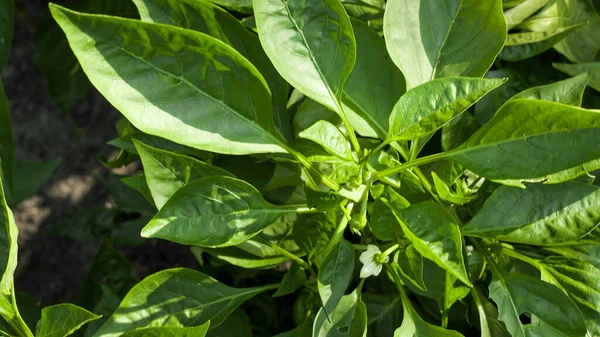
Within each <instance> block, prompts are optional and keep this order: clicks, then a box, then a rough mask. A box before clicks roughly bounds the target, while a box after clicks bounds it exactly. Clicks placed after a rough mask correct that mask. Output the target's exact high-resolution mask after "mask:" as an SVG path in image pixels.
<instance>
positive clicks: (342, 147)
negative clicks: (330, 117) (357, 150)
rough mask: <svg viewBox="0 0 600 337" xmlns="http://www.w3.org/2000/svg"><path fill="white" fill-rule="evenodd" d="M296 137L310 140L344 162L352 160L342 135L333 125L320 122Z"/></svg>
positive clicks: (346, 142)
mask: <svg viewBox="0 0 600 337" xmlns="http://www.w3.org/2000/svg"><path fill="white" fill-rule="evenodd" d="M298 137H300V138H305V139H309V140H312V141H313V142H315V143H317V144H319V145H321V146H322V147H323V148H324V149H325V151H327V152H329V153H331V154H332V155H334V156H338V157H340V158H341V159H344V160H348V161H351V160H354V159H353V157H352V152H351V146H350V143H349V142H348V140H347V139H346V137H345V136H344V134H343V133H342V132H341V131H340V130H339V129H338V128H337V127H336V126H335V125H333V124H331V123H329V122H327V121H324V120H320V121H318V122H316V123H315V124H313V125H311V126H310V127H308V128H307V129H304V130H303V131H302V132H300V133H298Z"/></svg>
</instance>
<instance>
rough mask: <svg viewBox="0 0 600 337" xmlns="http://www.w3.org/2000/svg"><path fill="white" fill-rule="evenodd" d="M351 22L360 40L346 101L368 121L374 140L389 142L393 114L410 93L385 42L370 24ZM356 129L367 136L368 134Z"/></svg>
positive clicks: (347, 86) (344, 100) (357, 38)
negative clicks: (390, 122)
mask: <svg viewBox="0 0 600 337" xmlns="http://www.w3.org/2000/svg"><path fill="white" fill-rule="evenodd" d="M351 22H352V28H353V30H354V35H355V37H356V63H355V64H354V68H353V69H352V73H350V76H349V77H348V80H347V81H346V85H344V96H343V99H342V101H343V102H344V104H346V105H347V106H348V107H349V108H351V109H352V110H353V111H354V112H355V113H356V114H357V115H358V116H359V117H360V118H362V119H363V120H364V121H366V123H367V124H368V126H369V127H370V128H371V129H372V130H373V131H372V132H373V133H374V136H377V137H379V138H380V139H385V137H386V136H387V133H388V129H389V116H390V111H392V108H393V107H394V104H396V102H397V101H398V98H400V96H401V95H402V94H403V93H404V92H405V91H406V87H405V86H406V84H405V79H404V76H402V73H401V72H400V70H398V68H397V67H396V65H394V63H393V62H392V60H391V59H390V57H389V54H388V52H387V50H386V47H385V41H384V40H383V38H381V36H379V35H377V33H376V32H375V31H374V30H373V29H372V28H371V27H369V26H368V25H367V24H365V23H363V22H361V21H359V20H355V19H352V20H351ZM349 118H351V116H349ZM351 122H352V119H351ZM352 124H354V123H352ZM354 127H355V128H356V129H357V131H358V132H359V133H361V134H364V135H365V136H367V134H365V133H368V132H364V131H363V132H361V130H359V128H358V127H357V126H354ZM372 136H373V135H372Z"/></svg>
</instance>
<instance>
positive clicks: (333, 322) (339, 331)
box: [312, 287, 367, 337]
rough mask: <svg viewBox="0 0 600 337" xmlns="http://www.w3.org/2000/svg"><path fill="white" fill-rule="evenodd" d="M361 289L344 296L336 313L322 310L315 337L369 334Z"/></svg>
mask: <svg viewBox="0 0 600 337" xmlns="http://www.w3.org/2000/svg"><path fill="white" fill-rule="evenodd" d="M360 290H361V289H360V287H359V288H358V289H356V290H354V291H353V292H352V293H351V294H349V295H345V296H343V297H342V298H341V299H340V301H339V303H338V305H337V306H336V307H335V311H333V312H331V311H328V310H326V309H325V308H321V309H320V310H319V312H318V313H317V317H316V318H315V323H314V326H313V334H312V335H313V337H364V336H366V333H367V307H366V306H365V303H364V302H363V301H362V299H361V298H360Z"/></svg>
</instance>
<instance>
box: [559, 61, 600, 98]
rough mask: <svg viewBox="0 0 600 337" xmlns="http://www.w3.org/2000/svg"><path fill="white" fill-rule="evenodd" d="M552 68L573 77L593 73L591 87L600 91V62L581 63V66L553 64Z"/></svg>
mask: <svg viewBox="0 0 600 337" xmlns="http://www.w3.org/2000/svg"><path fill="white" fill-rule="evenodd" d="M552 66H553V67H554V68H556V69H558V70H560V71H562V72H564V73H567V74H569V75H571V76H575V75H578V74H583V73H588V72H589V73H591V74H592V78H591V79H590V83H589V85H590V87H592V88H594V89H596V90H597V91H600V62H590V63H579V64H569V63H552Z"/></svg>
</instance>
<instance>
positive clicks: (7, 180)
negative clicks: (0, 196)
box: [0, 0, 15, 203]
mask: <svg viewBox="0 0 600 337" xmlns="http://www.w3.org/2000/svg"><path fill="white" fill-rule="evenodd" d="M2 1H3V2H10V3H11V4H12V0H9V1H7V0H2ZM1 15H3V13H2V14H0V16H1ZM1 21H2V20H1V19H0V25H1ZM0 32H2V30H1V28H0ZM0 46H1V43H0ZM0 69H2V67H1V62H0ZM8 109H9V105H8V99H7V98H6V94H5V93H4V87H3V86H2V82H0V166H1V171H0V173H1V174H0V178H1V179H2V185H3V186H4V194H5V197H6V199H7V200H8V201H9V203H10V201H11V199H12V195H13V190H14V186H13V184H14V174H15V144H14V140H13V130H12V121H11V117H10V112H9V111H8Z"/></svg>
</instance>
